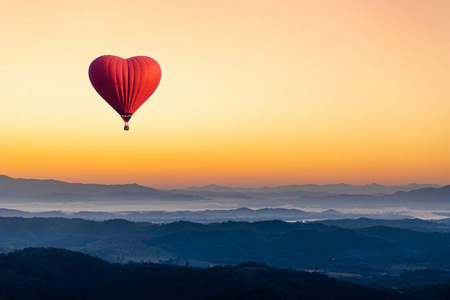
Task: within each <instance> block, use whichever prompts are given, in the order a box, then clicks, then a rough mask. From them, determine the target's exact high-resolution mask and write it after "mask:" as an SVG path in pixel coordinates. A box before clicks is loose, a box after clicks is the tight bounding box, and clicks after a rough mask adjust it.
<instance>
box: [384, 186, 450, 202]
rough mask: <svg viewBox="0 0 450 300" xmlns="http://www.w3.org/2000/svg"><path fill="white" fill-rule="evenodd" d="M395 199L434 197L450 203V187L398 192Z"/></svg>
mask: <svg viewBox="0 0 450 300" xmlns="http://www.w3.org/2000/svg"><path fill="white" fill-rule="evenodd" d="M393 196H395V197H433V198H441V197H443V198H448V199H449V201H450V185H446V186H443V187H441V188H421V189H417V190H414V191H410V192H397V193H395V194H394V195H393Z"/></svg>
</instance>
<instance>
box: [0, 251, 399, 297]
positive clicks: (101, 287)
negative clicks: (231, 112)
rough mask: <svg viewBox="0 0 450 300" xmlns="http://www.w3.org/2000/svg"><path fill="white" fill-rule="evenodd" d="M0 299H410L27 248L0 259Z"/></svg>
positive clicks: (271, 271)
mask: <svg viewBox="0 0 450 300" xmlns="http://www.w3.org/2000/svg"><path fill="white" fill-rule="evenodd" d="M0 298H1V299H137V300H138V299H235V300H239V299H336V300H338V299H407V298H406V297H404V296H403V297H402V298H400V296H399V295H395V294H391V293H388V292H384V293H382V292H378V291H375V290H373V289H371V288H366V287H362V286H358V285H356V284H352V283H348V282H341V281H338V280H335V279H330V278H328V277H326V276H325V275H322V274H318V273H306V272H299V271H294V270H280V269H275V268H272V267H269V266H267V265H265V264H256V263H245V264H240V265H237V266H224V267H214V268H207V269H196V268H191V267H180V266H169V265H160V264H128V265H119V264H110V263H107V262H105V261H102V260H100V259H98V258H94V257H91V256H87V255H84V254H81V253H78V252H72V251H68V250H61V249H56V248H27V249H24V250H20V251H15V252H13V253H10V254H3V255H0Z"/></svg>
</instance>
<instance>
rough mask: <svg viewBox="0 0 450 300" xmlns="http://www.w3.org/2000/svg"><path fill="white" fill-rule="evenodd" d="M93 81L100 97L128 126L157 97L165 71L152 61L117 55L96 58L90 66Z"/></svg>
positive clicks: (138, 57) (150, 59) (144, 58)
mask: <svg viewBox="0 0 450 300" xmlns="http://www.w3.org/2000/svg"><path fill="white" fill-rule="evenodd" d="M89 79H90V80H91V83H92V86H93V87H94V89H95V90H96V91H97V93H98V94H99V95H100V96H101V97H102V98H103V99H105V101H106V102H108V104H109V105H111V107H112V108H114V110H115V111H116V112H117V113H118V114H119V115H120V116H121V117H122V119H123V121H124V122H125V127H124V129H125V130H128V129H129V126H128V121H129V120H130V118H131V117H132V116H133V114H134V112H135V111H136V110H137V109H138V108H139V107H140V106H141V105H142V104H143V103H144V102H145V101H146V100H147V99H148V98H149V97H150V96H151V95H152V94H153V92H154V91H155V90H156V88H157V87H158V84H159V82H160V81H161V68H160V66H159V64H158V63H157V62H156V61H155V60H154V59H152V58H150V57H147V56H135V57H131V58H128V59H123V58H121V57H118V56H114V55H104V56H100V57H98V58H96V59H95V60H94V61H93V62H92V63H91V65H90V66H89Z"/></svg>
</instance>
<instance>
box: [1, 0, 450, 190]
mask: <svg viewBox="0 0 450 300" xmlns="http://www.w3.org/2000/svg"><path fill="white" fill-rule="evenodd" d="M449 12H450V2H448V1H444V0H435V1H426V2H425V1H419V0H413V1H400V0H394V1H391V0H385V1H356V0H345V1H289V0H284V1H275V0H268V1H255V0H244V1H237V0H231V1H226V2H224V3H220V2H217V1H207V0H194V1H187V0H181V1H177V2H176V3H175V2H174V3H172V2H167V1H162V0H157V1H141V0H129V1H108V2H104V1H94V3H92V1H87V0H81V1H49V2H45V3H38V2H32V1H16V2H11V1H10V2H8V3H5V4H4V8H3V10H2V11H1V12H0V25H2V26H1V28H2V29H0V38H1V39H2V40H3V41H6V43H4V44H3V45H2V48H0V54H1V55H0V57H1V58H0V68H1V70H2V72H1V73H0V74H1V75H0V77H1V79H2V82H3V87H2V89H1V90H0V99H1V103H2V110H3V112H4V113H3V120H4V128H3V130H2V131H1V132H0V139H1V141H2V148H1V151H0V166H1V168H0V174H4V175H7V176H10V177H13V178H36V179H56V180H61V181H68V182H81V183H106V184H107V183H111V184H114V183H118V184H119V183H120V184H125V183H138V184H142V185H145V186H151V187H156V188H170V187H187V186H202V185H207V184H212V183H214V184H218V185H225V186H250V187H259V186H279V185H289V184H309V183H315V184H330V183H349V184H354V185H365V184H371V183H378V184H384V185H403V184H409V183H434V184H439V185H441V186H443V185H447V184H450V155H449V154H448V153H450V122H449V117H450V85H449V82H450V73H449V72H450V56H449V53H450V40H449V37H450V18H448V13H449ZM103 54H113V55H117V56H121V57H124V58H127V57H131V56H136V55H146V56H150V57H152V58H154V59H155V60H156V61H158V63H159V64H160V65H161V68H162V80H161V83H160V86H159V87H158V89H157V90H156V92H155V93H154V94H153V96H152V97H151V98H150V99H149V100H148V101H147V102H146V103H145V104H144V105H143V106H142V107H141V108H140V109H139V110H138V111H137V112H136V114H135V115H134V116H133V118H132V119H131V121H130V132H124V131H123V130H122V128H123V125H122V121H121V119H120V117H119V116H118V115H117V114H116V113H115V112H114V111H113V110H112V109H111V108H110V107H109V106H108V104H106V103H105V102H104V101H103V100H102V99H101V98H100V96H99V95H97V94H96V92H95V90H94V89H93V88H92V86H91V85H90V82H89V79H88V76H87V70H88V67H89V64H90V63H91V62H92V60H94V59H95V58H96V57H98V56H100V55H103Z"/></svg>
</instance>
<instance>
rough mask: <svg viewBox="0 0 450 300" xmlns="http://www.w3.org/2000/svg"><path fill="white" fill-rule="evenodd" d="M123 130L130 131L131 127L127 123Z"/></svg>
mask: <svg viewBox="0 0 450 300" xmlns="http://www.w3.org/2000/svg"><path fill="white" fill-rule="evenodd" d="M123 130H125V131H128V130H130V125H128V123H125V126H124V127H123Z"/></svg>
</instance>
